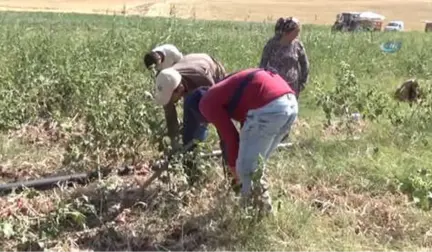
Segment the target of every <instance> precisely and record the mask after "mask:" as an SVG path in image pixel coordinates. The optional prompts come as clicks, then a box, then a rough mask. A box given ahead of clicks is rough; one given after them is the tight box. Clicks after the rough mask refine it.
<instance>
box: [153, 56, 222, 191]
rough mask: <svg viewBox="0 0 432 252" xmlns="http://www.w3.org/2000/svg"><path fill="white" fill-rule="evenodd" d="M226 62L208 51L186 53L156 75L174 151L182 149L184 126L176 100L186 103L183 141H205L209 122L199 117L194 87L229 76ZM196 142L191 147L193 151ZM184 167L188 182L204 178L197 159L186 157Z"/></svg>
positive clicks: (208, 85)
mask: <svg viewBox="0 0 432 252" xmlns="http://www.w3.org/2000/svg"><path fill="white" fill-rule="evenodd" d="M225 75H226V73H225V69H224V67H223V66H222V64H221V63H220V62H219V61H217V60H215V59H214V58H213V57H211V56H209V55H208V54H205V53H193V54H188V55H185V56H184V57H183V58H182V59H181V60H180V61H179V62H177V63H176V64H174V65H173V66H172V67H169V68H165V69H163V70H162V71H160V72H159V73H158V74H157V76H156V83H155V84H156V93H155V101H156V103H157V104H158V105H161V106H163V107H164V111H165V120H166V122H167V127H168V136H169V138H170V140H171V146H172V148H173V149H174V150H178V149H179V148H180V146H181V145H180V144H179V137H178V136H179V135H180V134H179V133H180V127H179V122H178V118H177V110H176V103H177V102H178V101H180V100H181V99H182V98H183V99H184V102H183V130H182V133H181V135H182V143H183V147H186V146H187V145H188V144H189V143H191V142H192V141H193V140H198V141H204V140H205V139H206V138H207V135H208V129H207V124H205V123H202V120H200V118H198V117H197V115H196V112H195V110H194V109H193V108H194V102H196V100H197V98H196V95H193V94H194V92H193V91H194V90H195V89H197V88H199V87H211V86H213V85H215V84H216V83H218V82H219V81H221V80H222V79H223V78H224V77H225ZM194 148H195V145H192V146H190V149H188V150H187V151H191V150H193V149H194ZM183 167H184V169H185V173H186V175H187V176H188V181H189V183H190V184H191V185H193V184H194V183H195V182H196V181H197V180H198V179H199V178H201V177H202V176H201V171H200V170H199V169H198V167H197V166H196V165H195V163H194V162H193V160H191V159H186V160H183Z"/></svg>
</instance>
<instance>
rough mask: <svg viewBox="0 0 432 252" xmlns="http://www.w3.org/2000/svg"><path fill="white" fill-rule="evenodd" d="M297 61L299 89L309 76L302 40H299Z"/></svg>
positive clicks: (303, 85) (307, 60)
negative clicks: (298, 66) (298, 65)
mask: <svg viewBox="0 0 432 252" xmlns="http://www.w3.org/2000/svg"><path fill="white" fill-rule="evenodd" d="M298 54H299V58H298V59H299V63H300V76H299V82H298V83H299V85H300V90H303V89H304V88H305V86H306V83H307V81H308V77H309V59H308V57H307V54H306V49H305V47H304V45H303V43H302V42H300V41H299V52H298Z"/></svg>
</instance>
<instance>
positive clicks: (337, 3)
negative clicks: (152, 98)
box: [0, 0, 432, 30]
mask: <svg viewBox="0 0 432 252" xmlns="http://www.w3.org/2000/svg"><path fill="white" fill-rule="evenodd" d="M172 6H175V13H176V15H177V16H178V17H183V18H191V17H195V18H198V19H211V20H216V19H219V20H250V21H263V20H272V21H273V20H275V19H276V18H277V17H279V16H291V15H292V16H296V17H298V18H300V20H301V21H302V22H303V23H312V24H332V23H333V22H334V19H335V16H336V14H337V13H339V12H341V11H374V12H377V13H380V14H382V15H384V16H385V17H386V22H388V21H390V20H403V21H404V22H405V27H406V30H423V29H424V23H423V21H424V20H428V19H432V1H426V0H410V1H402V0H381V1H375V0H358V1H347V0H308V1H300V0H296V1H292V0H291V1H288V0H268V1H258V0H231V1H228V0H211V1H210V0H144V1H143V0H141V1H140V0H92V1H88V0H69V1H61V0H51V1H48V0H45V1H44V0H0V10H16V11H51V12H79V13H102V14H112V13H121V12H124V13H126V14H133V15H137V14H138V15H147V16H168V15H169V13H170V10H172Z"/></svg>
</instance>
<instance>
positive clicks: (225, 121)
mask: <svg viewBox="0 0 432 252" xmlns="http://www.w3.org/2000/svg"><path fill="white" fill-rule="evenodd" d="M218 99H219V98H218V97H215V95H214V94H210V93H208V94H207V95H206V96H205V97H204V98H203V99H202V100H201V102H200V105H199V108H200V111H201V114H202V115H203V116H204V117H205V118H206V120H207V121H208V122H209V123H212V124H213V125H214V126H215V127H216V129H217V131H218V132H219V134H220V136H221V138H222V142H223V144H224V147H225V148H224V151H225V152H226V158H227V163H228V166H229V167H230V168H231V172H232V173H233V175H234V176H235V174H236V173H235V164H236V160H237V156H238V149H239V133H238V131H237V129H236V127H235V126H234V124H233V122H232V121H231V118H230V116H229V115H228V112H227V111H226V109H225V108H224V107H223V106H222V105H221V103H220V102H218Z"/></svg>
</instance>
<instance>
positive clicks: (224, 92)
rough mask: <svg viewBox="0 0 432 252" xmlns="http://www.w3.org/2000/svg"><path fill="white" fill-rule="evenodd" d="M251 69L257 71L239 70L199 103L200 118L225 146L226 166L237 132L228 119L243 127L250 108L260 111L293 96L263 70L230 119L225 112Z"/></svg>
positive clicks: (234, 157) (235, 152)
mask: <svg viewBox="0 0 432 252" xmlns="http://www.w3.org/2000/svg"><path fill="white" fill-rule="evenodd" d="M255 70H257V69H256V68H251V69H246V70H243V71H240V72H238V73H236V74H234V75H232V76H230V77H228V78H227V79H225V80H223V81H221V82H219V83H217V84H216V85H214V86H212V87H211V88H210V89H209V90H208V91H207V93H206V94H205V95H204V96H203V98H202V99H201V101H200V104H199V109H200V111H201V113H202V115H203V116H204V117H205V118H206V119H207V121H208V122H209V123H212V124H213V125H214V126H215V127H216V128H217V130H218V131H219V133H220V135H221V138H222V140H223V142H224V144H225V148H226V154H227V163H228V165H229V166H231V167H235V163H236V160H237V156H238V149H239V133H238V131H237V129H236V128H235V126H234V124H233V122H232V121H231V119H234V120H236V121H238V122H240V123H241V125H243V123H244V121H245V120H246V116H247V113H248V111H249V110H250V109H257V108H260V107H262V106H264V105H266V104H268V103H269V102H271V101H273V100H274V99H276V98H278V97H280V96H282V95H285V94H288V93H294V91H293V90H292V89H291V88H290V86H289V85H288V83H286V82H285V80H284V79H282V77H280V76H279V75H278V74H275V73H272V72H270V71H265V70H262V71H258V72H256V73H255V76H254V78H253V79H252V80H251V81H250V83H249V84H248V85H247V86H246V88H244V89H243V94H242V96H241V97H240V100H239V102H238V105H237V107H236V108H235V109H234V111H233V113H232V118H231V117H230V116H229V114H228V110H227V106H228V104H229V102H230V101H231V97H232V96H233V95H234V93H235V91H236V89H237V87H238V86H239V84H240V82H242V80H243V79H244V78H245V77H246V76H247V75H248V74H249V73H250V72H252V71H255Z"/></svg>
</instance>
